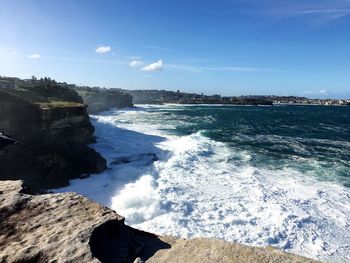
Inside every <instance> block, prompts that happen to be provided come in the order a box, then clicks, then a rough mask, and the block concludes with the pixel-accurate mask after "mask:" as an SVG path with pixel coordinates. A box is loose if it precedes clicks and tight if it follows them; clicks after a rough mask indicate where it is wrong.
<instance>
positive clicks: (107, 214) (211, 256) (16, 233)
mask: <svg viewBox="0 0 350 263" xmlns="http://www.w3.org/2000/svg"><path fill="white" fill-rule="evenodd" d="M145 261H146V262H169V263H170V262H259V263H264V262H310V263H311V262H316V261H314V260H311V259H307V258H304V257H300V256H296V255H292V254H288V253H285V252H282V251H279V250H277V249H274V248H271V247H267V248H258V247H248V246H243V245H239V244H234V243H228V242H224V241H220V240H214V239H202V238H197V239H193V240H186V239H176V238H172V237H161V236H157V235H154V234H151V233H147V232H143V231H139V230H136V229H133V228H131V227H128V226H126V225H125V224H124V218H123V217H121V216H120V215H118V214H117V213H115V212H114V211H112V210H110V209H108V208H106V207H104V206H101V205H99V204H97V203H95V202H92V201H90V200H88V199H86V198H85V197H83V196H80V195H78V194H75V193H65V194H45V195H30V194H28V193H26V189H25V188H24V187H23V184H22V182H21V181H0V262H3V263H5V262H145Z"/></svg>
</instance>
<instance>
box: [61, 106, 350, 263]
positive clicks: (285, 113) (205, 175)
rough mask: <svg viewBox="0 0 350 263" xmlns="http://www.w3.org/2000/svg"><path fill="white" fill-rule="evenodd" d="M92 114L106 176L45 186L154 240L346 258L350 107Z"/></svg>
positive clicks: (349, 243)
mask: <svg viewBox="0 0 350 263" xmlns="http://www.w3.org/2000/svg"><path fill="white" fill-rule="evenodd" d="M91 119H92V121H93V124H94V125H95V127H96V135H97V137H98V139H97V143H96V144H95V145H93V147H94V148H95V149H96V150H97V151H99V152H101V153H102V154H103V156H104V157H105V158H106V159H107V161H108V165H109V167H110V169H108V170H107V171H105V172H104V173H103V174H99V175H94V176H91V177H90V178H87V179H84V180H74V181H71V185H70V186H69V187H66V188H63V189H58V190H56V191H58V192H62V191H77V192H80V193H82V194H84V195H86V196H88V197H90V198H92V199H94V200H96V201H98V202H100V203H102V204H104V205H106V206H109V207H111V208H113V209H115V210H116V211H117V212H118V213H119V214H121V215H123V216H125V218H126V223H127V224H130V225H132V226H133V227H137V228H140V229H144V230H146V231H150V232H154V233H158V234H167V235H175V236H181V237H187V238H191V237H215V238H221V239H225V240H227V241H235V242H240V243H244V244H247V245H254V246H266V245H270V246H275V247H277V248H280V249H282V250H285V251H288V252H293V253H297V254H301V255H305V256H309V257H312V258H317V259H321V260H327V261H331V262H350V159H349V158H350V107H331V106H329V107H325V106H267V107H260V106H220V105H153V106H149V105H140V106H139V107H138V108H133V109H126V110H112V111H109V112H105V113H102V114H100V115H96V116H91ZM154 154H156V155H157V158H158V160H156V161H154V158H153V157H152V156H154ZM121 157H122V158H123V159H125V158H128V159H129V160H130V162H128V163H120V162H118V161H117V162H115V161H116V160H120V158H121Z"/></svg>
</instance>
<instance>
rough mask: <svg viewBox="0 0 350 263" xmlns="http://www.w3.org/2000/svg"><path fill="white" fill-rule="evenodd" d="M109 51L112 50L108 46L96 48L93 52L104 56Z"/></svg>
mask: <svg viewBox="0 0 350 263" xmlns="http://www.w3.org/2000/svg"><path fill="white" fill-rule="evenodd" d="M111 50H112V48H111V47H110V46H100V47H98V48H96V50H95V52H96V53H99V54H104V53H108V52H110V51H111Z"/></svg>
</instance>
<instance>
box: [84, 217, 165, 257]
mask: <svg viewBox="0 0 350 263" xmlns="http://www.w3.org/2000/svg"><path fill="white" fill-rule="evenodd" d="M89 245H90V249H91V253H92V255H93V256H94V257H95V258H97V259H98V260H100V261H101V262H102V263H119V262H134V260H135V259H136V258H140V259H141V260H142V261H145V260H147V259H149V258H150V257H152V256H153V255H154V254H155V253H156V252H157V251H158V250H161V249H169V248H171V245H170V244H168V243H166V242H164V241H162V240H160V239H159V238H158V236H156V235H154V234H151V233H147V232H144V231H140V230H136V229H133V228H131V227H129V226H125V225H124V223H121V222H120V221H116V220H113V221H108V222H106V223H104V224H102V225H100V226H98V227H96V228H95V229H94V230H93V232H92V234H91V237H90V241H89Z"/></svg>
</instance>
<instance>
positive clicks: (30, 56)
mask: <svg viewBox="0 0 350 263" xmlns="http://www.w3.org/2000/svg"><path fill="white" fill-rule="evenodd" d="M29 58H31V59H39V58H40V54H31V55H29Z"/></svg>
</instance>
